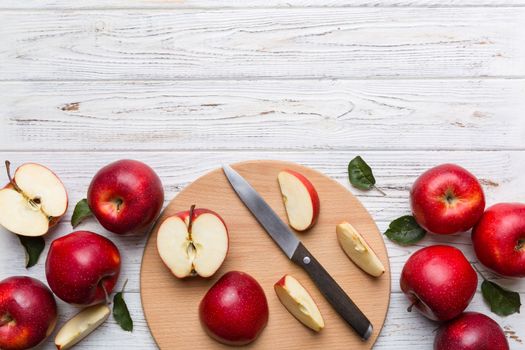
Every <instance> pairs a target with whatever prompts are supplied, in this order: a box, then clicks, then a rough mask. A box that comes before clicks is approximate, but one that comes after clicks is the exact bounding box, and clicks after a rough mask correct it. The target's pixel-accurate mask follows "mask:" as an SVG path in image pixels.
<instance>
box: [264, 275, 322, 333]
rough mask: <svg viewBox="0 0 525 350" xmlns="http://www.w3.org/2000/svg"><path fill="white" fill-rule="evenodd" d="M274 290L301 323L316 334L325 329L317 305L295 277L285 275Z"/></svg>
mask: <svg viewBox="0 0 525 350" xmlns="http://www.w3.org/2000/svg"><path fill="white" fill-rule="evenodd" d="M274 289H275V293H276V294H277V297H278V298H279V300H280V301H281V303H282V304H283V305H284V307H285V308H286V309H287V310H288V311H289V312H290V313H291V314H292V315H293V316H294V317H295V318H296V319H297V320H298V321H299V322H301V323H302V324H304V325H305V326H306V327H308V328H310V329H312V330H314V331H316V332H319V331H321V330H322V329H323V328H324V319H323V316H322V315H321V312H320V311H319V308H318V307H317V304H316V303H315V301H314V300H313V299H312V297H311V296H310V293H308V291H307V290H306V289H305V288H304V287H303V285H302V284H301V283H299V281H297V280H296V279H295V278H294V277H292V276H290V275H284V276H283V277H282V278H281V279H280V280H279V281H278V282H277V283H275V285H274Z"/></svg>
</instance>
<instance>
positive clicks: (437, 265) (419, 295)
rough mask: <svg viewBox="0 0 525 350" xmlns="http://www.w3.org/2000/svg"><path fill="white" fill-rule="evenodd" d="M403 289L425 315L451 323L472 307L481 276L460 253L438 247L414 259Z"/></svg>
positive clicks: (404, 276) (404, 273) (407, 265)
mask: <svg viewBox="0 0 525 350" xmlns="http://www.w3.org/2000/svg"><path fill="white" fill-rule="evenodd" d="M400 285H401V290H402V291H403V293H405V295H406V296H407V297H408V299H409V300H410V302H411V303H413V305H414V307H416V308H417V309H418V310H419V311H420V312H421V313H422V314H423V315H425V316H426V317H428V318H429V319H431V320H435V321H448V320H450V319H452V318H454V317H456V316H458V315H459V314H461V313H462V312H463V310H465V308H466V307H467V306H468V304H469V303H470V301H471V300H472V298H473V297H474V294H475V292H476V288H477V285H478V276H477V274H476V271H474V269H473V268H472V266H471V265H470V263H469V262H468V260H467V259H466V258H465V256H464V255H463V253H462V252H461V251H460V250H459V249H456V248H454V247H451V246H446V245H434V246H430V247H426V248H423V249H420V250H418V251H417V252H415V253H414V254H412V256H410V258H409V259H408V260H407V262H406V263H405V266H404V267H403V271H402V272H401V281H400Z"/></svg>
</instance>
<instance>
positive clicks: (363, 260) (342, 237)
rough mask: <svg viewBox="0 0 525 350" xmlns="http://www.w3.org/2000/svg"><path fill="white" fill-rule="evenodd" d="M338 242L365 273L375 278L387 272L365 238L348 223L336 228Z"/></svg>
mask: <svg viewBox="0 0 525 350" xmlns="http://www.w3.org/2000/svg"><path fill="white" fill-rule="evenodd" d="M336 233H337V240H338V241H339V244H340V245H341V247H342V248H343V250H344V251H345V253H346V255H348V257H349V258H350V260H352V261H353V262H354V264H356V265H357V266H359V267H360V268H361V269H362V270H363V271H365V272H366V273H368V274H369V275H372V276H374V277H379V276H381V275H382V274H383V273H384V272H385V267H384V266H383V263H382V262H381V260H379V258H378V257H377V255H376V253H375V252H374V251H373V250H372V248H370V246H369V245H368V243H367V242H366V241H365V239H364V238H363V236H361V235H360V234H359V232H357V230H356V229H355V228H354V227H353V226H352V225H350V224H349V223H348V222H342V223H340V224H339V225H337V226H336Z"/></svg>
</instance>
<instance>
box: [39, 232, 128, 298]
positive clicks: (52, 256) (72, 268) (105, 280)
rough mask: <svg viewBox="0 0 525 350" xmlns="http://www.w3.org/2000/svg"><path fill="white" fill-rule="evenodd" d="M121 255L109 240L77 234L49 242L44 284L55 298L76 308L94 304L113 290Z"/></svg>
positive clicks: (94, 235) (118, 271) (85, 233)
mask: <svg viewBox="0 0 525 350" xmlns="http://www.w3.org/2000/svg"><path fill="white" fill-rule="evenodd" d="M120 263H121V259H120V253H119V250H118V248H117V247H116V246H115V245H114V244H113V242H111V241H110V240H109V239H107V238H105V237H103V236H100V235H98V234H96V233H93V232H89V231H76V232H73V233H70V234H68V235H66V236H63V237H61V238H58V239H56V240H54V241H53V243H51V247H50V248H49V253H48V255H47V260H46V277H47V283H48V284H49V287H50V288H51V290H52V291H53V292H54V293H55V294H56V296H57V297H59V298H60V299H62V300H64V301H65V302H67V303H71V304H76V305H86V306H87V305H94V304H97V303H100V302H102V301H104V300H105V293H104V288H105V289H106V291H107V293H108V295H109V294H110V293H111V291H113V288H114V287H115V284H116V283H117V280H118V277H119V274H120Z"/></svg>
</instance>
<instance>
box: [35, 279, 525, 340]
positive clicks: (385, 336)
mask: <svg viewBox="0 0 525 350" xmlns="http://www.w3.org/2000/svg"><path fill="white" fill-rule="evenodd" d="M121 283H122V282H121ZM267 297H273V296H272V295H268V296H267ZM124 298H125V299H126V303H127V305H128V308H129V309H130V313H131V315H132V317H133V322H134V330H133V333H125V332H124V331H122V330H121V329H120V328H119V326H118V325H117V324H116V323H115V321H114V319H113V317H112V316H110V318H109V319H108V321H107V322H106V323H105V324H104V325H102V326H101V327H100V328H98V329H97V330H96V331H95V333H93V334H92V335H90V336H88V337H87V338H85V339H84V340H83V341H82V342H81V343H79V344H78V345H77V346H76V347H75V349H80V350H82V349H84V350H100V349H129V350H143V349H156V348H157V347H156V344H155V342H154V341H153V339H152V337H151V334H150V332H149V329H148V327H147V323H146V320H145V319H144V315H143V314H142V307H141V302H140V295H139V294H138V293H127V294H125V295H124ZM521 299H522V300H524V299H525V293H521ZM406 308H407V301H406V298H405V296H404V295H402V294H400V293H393V294H392V297H391V302H390V309H389V312H388V315H387V320H386V323H385V326H384V328H383V331H382V332H381V334H380V336H379V339H378V341H377V343H376V345H375V346H374V350H406V349H431V348H432V342H433V341H434V336H435V330H436V328H437V327H438V326H439V325H438V323H435V322H431V321H429V320H427V319H426V318H424V317H423V316H421V315H420V314H418V313H417V312H415V311H414V312H412V313H408V312H406ZM59 309H60V314H59V321H58V325H57V328H58V327H60V326H61V325H62V324H63V323H64V322H65V321H66V320H67V319H69V318H70V317H72V316H73V315H75V313H77V312H78V308H75V307H73V306H71V305H67V304H65V303H63V302H59ZM468 310H472V311H478V312H482V313H485V314H486V315H489V316H490V317H492V318H493V319H494V320H496V321H497V322H498V323H499V324H500V325H501V327H503V329H504V330H505V333H506V335H507V338H508V339H509V345H510V348H511V350H521V349H523V343H522V339H523V338H525V332H524V331H523V329H524V327H525V319H524V318H523V317H521V316H520V315H518V314H515V315H512V316H509V317H505V318H502V317H498V316H497V315H495V314H492V313H491V312H490V310H489V309H488V308H487V306H486V305H485V304H484V302H483V299H482V297H481V294H480V293H477V294H476V296H475V297H474V299H473V301H472V303H471V304H470V306H469V308H468ZM282 312H286V310H285V309H284V308H283V310H282ZM290 320H291V321H293V319H290ZM294 322H295V321H294ZM174 331H175V332H176V331H179V330H174ZM55 334H56V331H55V332H54V333H53V334H52V335H51V337H50V338H49V339H48V340H47V341H46V342H45V343H44V344H43V345H42V346H41V349H43V350H54V349H56V347H55V346H54V344H53V339H54V336H55Z"/></svg>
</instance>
